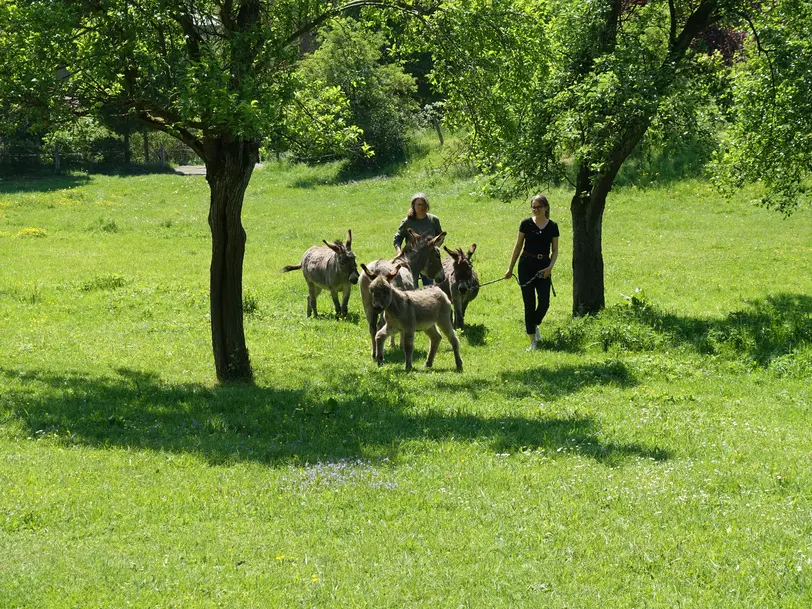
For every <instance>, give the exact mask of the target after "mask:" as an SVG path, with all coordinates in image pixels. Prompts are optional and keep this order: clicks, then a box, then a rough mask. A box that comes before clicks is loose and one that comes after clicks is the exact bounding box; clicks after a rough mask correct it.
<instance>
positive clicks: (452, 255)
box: [443, 245, 457, 260]
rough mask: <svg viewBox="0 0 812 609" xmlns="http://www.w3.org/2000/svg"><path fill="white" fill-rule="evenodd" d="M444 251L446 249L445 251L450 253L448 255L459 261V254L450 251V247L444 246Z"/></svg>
mask: <svg viewBox="0 0 812 609" xmlns="http://www.w3.org/2000/svg"><path fill="white" fill-rule="evenodd" d="M443 249H444V250H445V251H447V252H448V255H449V256H451V257H452V258H453V259H454V260H456V259H457V252H455V251H454V250H450V249H448V246H446V245H444V246H443Z"/></svg>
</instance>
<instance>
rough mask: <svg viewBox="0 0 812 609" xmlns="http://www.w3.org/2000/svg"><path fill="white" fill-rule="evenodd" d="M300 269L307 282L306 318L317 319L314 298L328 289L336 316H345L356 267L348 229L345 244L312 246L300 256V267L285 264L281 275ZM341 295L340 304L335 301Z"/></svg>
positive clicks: (335, 243)
mask: <svg viewBox="0 0 812 609" xmlns="http://www.w3.org/2000/svg"><path fill="white" fill-rule="evenodd" d="M297 269H302V275H304V278H305V281H306V282H307V316H308V317H310V314H311V313H312V314H313V317H318V311H317V310H316V298H317V297H318V295H319V293H320V292H321V291H322V290H330V295H331V296H332V297H333V304H334V305H335V309H336V317H346V316H347V303H348V302H349V300H350V290H351V288H352V285H353V284H356V283H358V266H357V265H356V262H355V254H354V253H353V251H352V230H348V231H347V242H346V243H342V242H341V241H340V240H339V241H335V242H334V243H328V242H327V241H324V245H314V246H313V247H311V248H310V249H309V250H307V251H306V252H305V253H304V256H302V262H301V264H289V265H287V266H284V267H282V272H284V273H287V272H288V271H295V270H297ZM339 290H340V291H341V292H342V301H341V303H339V302H338V292H339Z"/></svg>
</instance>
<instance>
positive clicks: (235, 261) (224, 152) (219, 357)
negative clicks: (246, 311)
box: [203, 136, 259, 382]
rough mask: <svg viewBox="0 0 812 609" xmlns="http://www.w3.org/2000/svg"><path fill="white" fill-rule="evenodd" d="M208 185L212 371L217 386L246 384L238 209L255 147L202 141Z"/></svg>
mask: <svg viewBox="0 0 812 609" xmlns="http://www.w3.org/2000/svg"><path fill="white" fill-rule="evenodd" d="M203 145H204V148H205V153H206V180H207V181H208V183H209V188H210V189H211V205H210V207H209V227H210V228H211V236H212V255H211V277H210V298H211V337H212V348H213V350H214V365H215V368H216V371H217V378H218V380H220V381H221V382H229V381H241V382H250V381H251V380H252V379H253V371H252V370H251V361H250V359H249V356H248V349H247V347H246V346H245V331H244V329H243V309H242V271H243V259H244V257H245V230H244V229H243V226H242V221H241V215H242V204H243V198H244V196H245V189H246V188H247V186H248V181H249V180H250V179H251V173H252V172H253V170H254V165H255V164H256V163H257V161H258V160H259V144H258V143H257V142H249V141H244V140H240V139H229V138H227V137H225V136H219V137H206V138H205V139H204V144H203Z"/></svg>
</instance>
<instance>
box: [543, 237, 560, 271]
mask: <svg viewBox="0 0 812 609" xmlns="http://www.w3.org/2000/svg"><path fill="white" fill-rule="evenodd" d="M556 260H558V237H553V253H552V255H551V256H550V266H548V267H547V268H546V269H544V270H542V271H541V276H542V277H543V278H544V279H547V277H549V276H550V274H551V273H552V272H553V267H554V266H555V261H556Z"/></svg>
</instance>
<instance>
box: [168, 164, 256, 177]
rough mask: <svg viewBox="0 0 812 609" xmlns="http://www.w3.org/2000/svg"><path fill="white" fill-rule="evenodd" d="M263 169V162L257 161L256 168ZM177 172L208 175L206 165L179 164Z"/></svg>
mask: <svg viewBox="0 0 812 609" xmlns="http://www.w3.org/2000/svg"><path fill="white" fill-rule="evenodd" d="M257 169H262V163H257V164H256V165H255V166H254V170H257ZM175 173H177V174H179V175H182V176H204V175H206V166H205V165H178V166H177V167H175Z"/></svg>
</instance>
